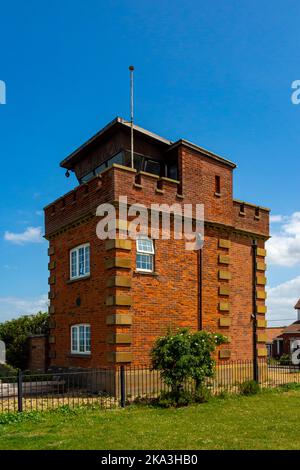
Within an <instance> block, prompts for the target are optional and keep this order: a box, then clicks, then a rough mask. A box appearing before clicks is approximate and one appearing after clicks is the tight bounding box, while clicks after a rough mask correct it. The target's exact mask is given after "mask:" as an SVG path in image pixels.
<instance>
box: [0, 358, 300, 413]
mask: <svg viewBox="0 0 300 470" xmlns="http://www.w3.org/2000/svg"><path fill="white" fill-rule="evenodd" d="M258 373H259V383H260V385H261V387H263V388H267V387H278V386H280V385H285V384H291V383H299V384H300V366H299V365H293V364H291V363H290V362H280V361H274V360H265V359H263V360H259V361H258ZM252 379H253V362H252V361H251V360H246V361H227V362H225V361H224V362H220V363H218V364H217V367H216V372H215V376H214V377H213V378H211V379H207V380H206V385H207V387H208V388H209V389H210V391H211V393H212V394H213V395H217V394H220V393H223V392H229V393H238V392H239V390H240V385H241V384H243V383H244V382H246V381H249V380H252ZM184 388H185V389H186V390H189V391H194V390H195V384H194V383H193V381H187V382H186V383H185V384H184ZM168 390H169V387H168V386H167V385H166V383H165V382H164V380H163V379H162V377H161V374H160V372H159V371H156V370H152V369H150V368H149V367H135V366H129V365H128V366H121V367H115V368H106V369H104V368H103V369H84V370H80V371H74V372H49V373H43V374H38V373H27V372H26V373H25V372H21V371H20V372H18V375H17V376H15V377H12V376H9V377H1V378H0V412H16V411H20V412H21V411H33V410H47V409H52V408H57V407H60V406H64V405H67V406H69V407H76V406H94V405H95V406H100V407H102V408H114V407H118V406H122V407H125V406H126V405H127V404H130V403H134V402H140V401H143V400H147V401H151V400H153V399H157V398H158V397H159V395H160V394H161V393H162V392H166V391H168Z"/></svg>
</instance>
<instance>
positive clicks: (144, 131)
mask: <svg viewBox="0 0 300 470" xmlns="http://www.w3.org/2000/svg"><path fill="white" fill-rule="evenodd" d="M116 124H121V125H123V126H125V127H128V128H130V126H131V123H130V121H127V120H125V119H123V118H121V117H119V116H117V117H116V118H115V119H113V120H112V121H110V122H109V123H108V124H107V125H106V126H105V127H103V128H102V129H101V130H100V131H99V132H97V133H96V134H94V135H93V136H92V137H91V138H90V139H89V140H87V141H86V142H85V143H84V144H82V145H81V146H80V147H78V148H77V149H76V150H74V152H72V153H71V154H70V155H68V156H67V157H66V158H64V160H62V161H61V162H60V166H61V167H63V168H64V167H65V166H66V165H67V164H68V162H69V161H70V160H71V159H73V158H74V157H75V156H76V155H78V154H79V153H80V152H81V151H82V150H84V149H85V148H86V147H88V146H89V145H90V144H92V143H93V142H94V141H95V140H96V139H98V138H99V137H100V136H101V135H103V134H104V133H105V132H107V131H108V130H109V129H110V128H111V127H113V126H114V125H116ZM133 129H134V130H135V131H137V132H140V133H141V134H144V135H146V136H147V137H150V138H151V139H154V140H156V141H159V142H161V143H163V144H165V145H171V144H172V141H171V140H168V139H165V138H164V137H161V136H160V135H158V134H155V133H154V132H151V131H148V130H147V129H144V128H143V127H140V126H137V125H135V124H134V126H133Z"/></svg>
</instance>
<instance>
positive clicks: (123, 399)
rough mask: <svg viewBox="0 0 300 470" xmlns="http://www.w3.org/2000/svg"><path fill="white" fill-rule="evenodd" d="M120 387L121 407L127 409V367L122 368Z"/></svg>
mask: <svg viewBox="0 0 300 470" xmlns="http://www.w3.org/2000/svg"><path fill="white" fill-rule="evenodd" d="M120 387H121V407H122V408H125V405H126V397H125V367H124V366H123V365H122V366H121V367H120Z"/></svg>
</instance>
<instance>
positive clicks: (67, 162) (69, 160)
mask: <svg viewBox="0 0 300 470" xmlns="http://www.w3.org/2000/svg"><path fill="white" fill-rule="evenodd" d="M117 127H119V128H120V127H121V128H122V127H123V128H126V129H130V127H131V123H130V121H127V120H125V119H123V118H121V117H116V118H115V119H113V121H111V122H110V123H108V124H107V125H106V126H105V127H103V129H101V130H100V131H99V132H97V133H96V134H95V135H93V137H91V138H90V139H89V140H87V141H86V142H85V143H84V144H82V145H81V146H80V147H78V148H77V149H76V150H75V151H74V152H72V153H71V154H70V155H68V156H67V157H66V158H65V159H64V160H62V161H61V162H60V166H61V167H63V168H67V169H71V168H72V167H73V165H74V163H75V162H76V161H78V159H79V158H80V156H81V155H82V153H83V152H85V151H86V150H87V149H88V147H90V146H92V145H93V144H95V143H96V142H97V141H98V140H100V139H101V138H104V137H105V136H106V135H108V134H109V133H110V132H113V130H114V128H117ZM133 128H134V131H135V132H138V133H139V134H142V135H143V136H145V137H146V138H147V139H150V140H153V141H155V142H157V143H159V144H162V145H163V146H166V147H168V148H166V150H168V151H169V150H172V149H174V148H176V147H178V146H179V145H184V146H185V147H188V148H190V149H191V150H194V151H196V152H199V153H201V154H203V155H206V156H207V157H210V158H213V159H214V160H217V161H219V162H220V163H223V164H225V165H227V166H230V167H231V168H235V167H236V165H235V163H233V162H231V161H230V160H228V159H226V158H224V157H221V156H220V155H217V154H216V153H213V152H211V151H210V150H207V149H204V148H203V147H200V146H199V145H196V144H193V143H192V142H189V141H188V140H185V139H180V140H177V141H176V142H172V140H169V139H165V138H164V137H161V136H160V135H158V134H155V133H154V132H151V131H148V130H147V129H144V128H143V127H140V126H137V125H136V124H134V126H133Z"/></svg>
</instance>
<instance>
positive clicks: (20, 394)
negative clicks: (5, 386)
mask: <svg viewBox="0 0 300 470" xmlns="http://www.w3.org/2000/svg"><path fill="white" fill-rule="evenodd" d="M17 386H18V411H19V412H22V411H23V372H22V371H21V370H19V371H18V382H17Z"/></svg>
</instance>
